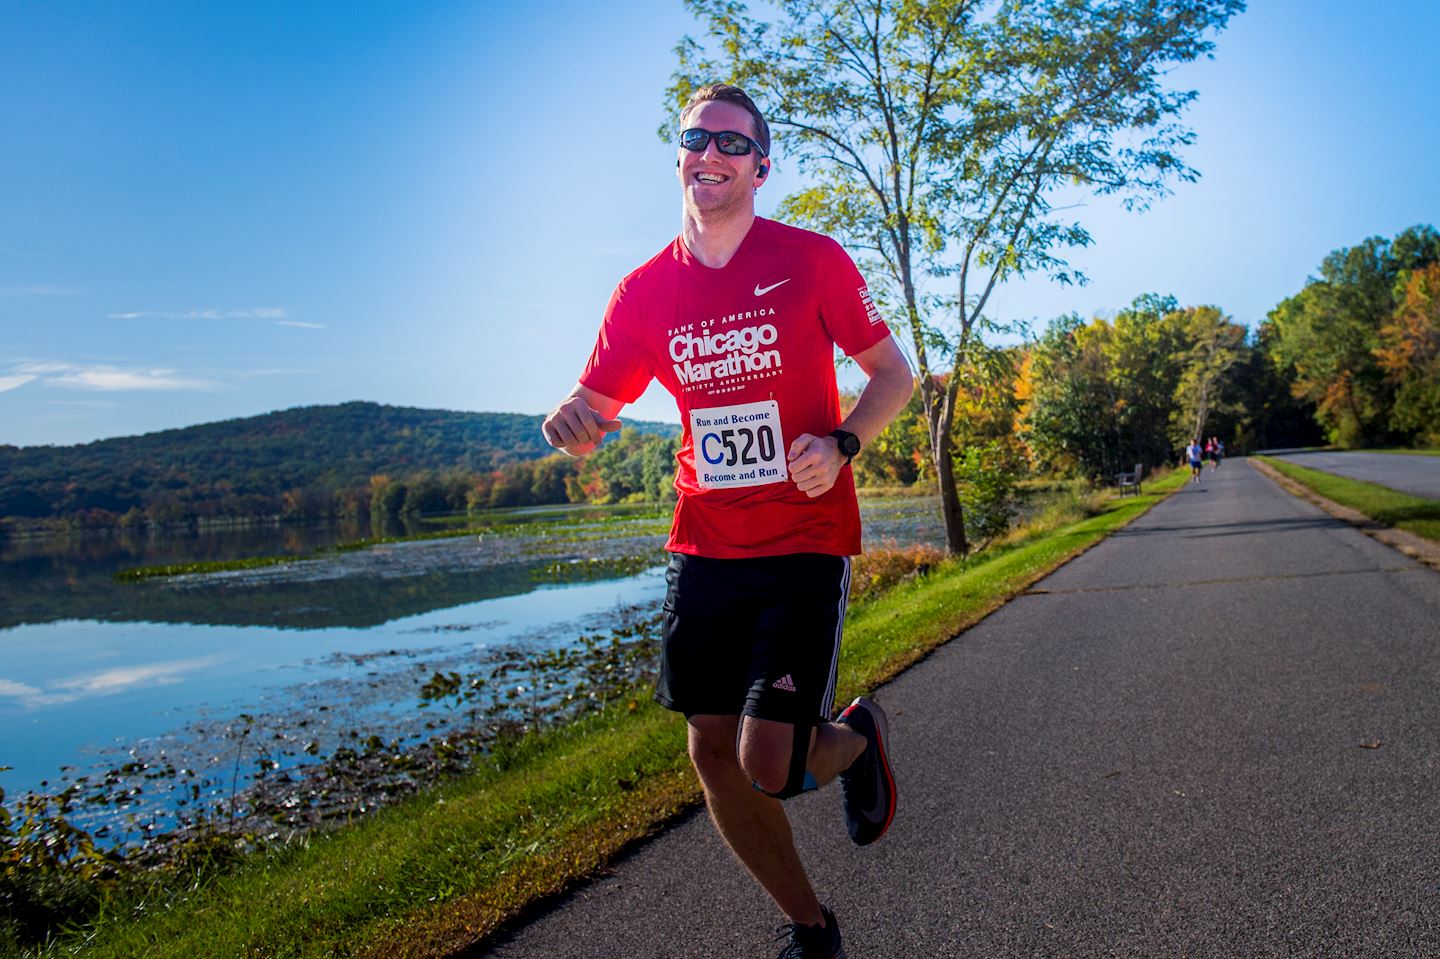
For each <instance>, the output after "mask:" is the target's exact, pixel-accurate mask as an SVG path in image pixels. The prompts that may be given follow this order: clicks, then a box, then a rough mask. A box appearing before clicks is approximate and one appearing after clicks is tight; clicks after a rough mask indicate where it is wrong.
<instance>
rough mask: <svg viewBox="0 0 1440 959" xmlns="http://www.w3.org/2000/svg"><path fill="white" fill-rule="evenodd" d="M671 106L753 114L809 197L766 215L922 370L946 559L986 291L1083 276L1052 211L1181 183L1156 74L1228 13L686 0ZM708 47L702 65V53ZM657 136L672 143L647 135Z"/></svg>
mask: <svg viewBox="0 0 1440 959" xmlns="http://www.w3.org/2000/svg"><path fill="white" fill-rule="evenodd" d="M687 6H688V7H689V8H690V9H691V10H692V11H693V12H694V13H695V14H696V15H697V17H699V19H700V20H701V21H702V23H703V24H704V29H705V33H706V36H707V37H708V39H709V41H710V42H711V48H707V47H706V46H705V44H704V43H702V42H701V41H697V40H695V39H692V38H689V37H687V38H685V39H684V40H683V41H682V42H681V44H680V46H679V48H678V52H679V54H680V59H681V63H680V68H679V70H678V71H677V73H676V75H675V78H674V82H673V84H672V85H671V87H670V89H669V91H668V96H669V101H670V104H671V106H672V109H669V110H667V112H668V113H670V114H672V115H673V113H674V110H673V105H674V104H676V103H682V102H683V101H684V100H685V98H686V97H687V96H688V95H689V94H690V92H691V91H692V90H693V89H694V88H695V87H697V86H699V85H701V84H703V83H706V82H710V81H713V80H717V79H722V78H724V79H729V80H731V81H733V82H735V83H738V84H740V85H741V86H744V87H746V88H747V89H748V90H749V91H750V92H751V93H752V94H753V95H755V96H757V98H758V100H759V101H760V102H761V103H763V104H764V106H765V109H766V112H767V116H768V118H769V119H770V123H771V126H772V128H773V129H774V131H775V132H776V134H777V136H778V139H779V141H780V142H781V143H782V144H783V146H784V148H785V152H786V153H787V155H789V156H793V157H794V158H795V159H796V160H797V162H798V165H799V167H800V170H801V172H802V173H804V174H805V175H806V177H807V180H808V182H809V183H810V186H808V187H807V188H806V189H804V190H802V191H800V192H798V193H796V194H794V195H792V196H790V197H787V198H786V199H785V201H784V202H783V203H782V205H781V216H782V217H783V218H785V219H787V220H790V221H791V222H795V223H799V224H801V225H804V226H808V227H810V228H812V229H816V230H819V231H821V232H824V233H828V234H830V235H832V236H835V237H836V238H837V239H839V240H840V241H841V242H843V243H844V244H845V245H846V246H848V247H849V248H851V249H852V250H855V251H857V252H858V253H859V254H861V256H862V262H861V266H862V269H864V270H865V272H866V274H867V277H868V278H869V280H870V284H871V288H872V292H873V294H874V295H875V297H876V300H877V302H878V303H879V304H880V305H881V306H882V307H883V308H885V309H886V310H887V311H888V312H890V313H892V314H894V315H898V317H899V318H900V322H901V326H902V327H903V329H904V331H905V332H908V334H909V340H910V343H911V346H912V348H913V352H914V357H915V363H916V365H917V367H918V372H919V374H920V389H921V399H922V404H923V407H924V411H925V419H926V428H927V433H928V440H929V455H930V459H931V462H932V463H933V464H934V467H935V470H936V474H937V478H938V481H939V488H940V493H941V504H942V510H943V512H944V517H945V527H946V537H947V540H948V545H949V548H950V550H951V551H952V552H955V553H964V552H966V551H967V550H968V548H969V545H968V541H967V537H966V533H965V523H964V516H963V509H962V505H961V502H960V499H959V496H958V489H957V486H956V479H955V475H954V469H953V460H954V456H953V448H952V430H951V427H952V424H953V420H954V418H955V415H956V408H957V402H958V397H959V394H960V392H961V391H962V390H965V389H968V388H970V386H971V385H972V383H973V382H974V381H975V380H976V379H977V378H978V379H981V380H984V379H986V378H988V377H989V376H990V375H991V374H990V373H988V372H987V368H988V367H990V366H991V365H992V364H996V363H1000V362H1005V359H1004V357H1003V356H999V355H998V354H997V351H995V350H994V349H992V348H991V347H990V346H989V345H988V344H987V343H986V341H985V337H986V335H987V334H988V333H989V331H991V330H993V329H994V328H995V324H994V323H993V322H992V318H991V316H990V314H988V313H987V312H986V309H987V306H988V304H989V302H990V296H991V293H992V292H993V291H994V289H995V287H996V285H997V284H999V283H1001V282H1002V281H1004V280H1005V279H1007V278H1009V277H1014V276H1021V275H1025V274H1028V273H1040V274H1044V275H1048V276H1051V277H1053V278H1054V279H1057V280H1059V281H1061V282H1072V281H1076V280H1080V279H1082V277H1080V275H1079V274H1078V273H1076V272H1075V271H1073V270H1072V269H1071V268H1070V267H1069V265H1068V264H1067V263H1066V262H1065V260H1064V259H1063V258H1062V257H1061V255H1060V253H1061V251H1063V249H1064V248H1066V247H1068V246H1075V245H1084V244H1087V243H1088V242H1089V240H1090V237H1089V234H1088V233H1087V232H1086V231H1085V229H1084V227H1083V226H1082V225H1081V224H1080V223H1078V222H1075V221H1073V220H1070V219H1069V218H1068V217H1067V216H1066V215H1065V214H1064V210H1063V209H1062V208H1061V206H1060V205H1057V204H1056V203H1055V200H1056V199H1057V198H1058V197H1060V196H1061V194H1062V193H1065V192H1066V191H1070V192H1069V193H1068V194H1067V195H1073V193H1074V191H1077V190H1078V191H1081V192H1082V193H1083V192H1093V193H1098V194H1109V195H1115V196H1118V197H1121V198H1123V199H1124V201H1125V203H1126V204H1127V205H1129V206H1132V207H1139V208H1143V207H1144V206H1145V205H1146V204H1148V203H1149V202H1150V201H1151V200H1153V199H1155V198H1157V197H1159V196H1161V195H1163V194H1164V193H1165V192H1166V191H1167V189H1168V185H1169V184H1170V183H1171V182H1173V181H1174V180H1176V179H1179V180H1190V179H1193V178H1194V177H1195V176H1196V174H1195V172H1194V171H1193V170H1191V169H1190V168H1189V167H1187V166H1186V165H1185V164H1184V163H1183V162H1182V161H1181V159H1180V157H1179V156H1178V154H1177V150H1178V149H1179V148H1180V147H1183V146H1185V145H1186V144H1188V143H1189V142H1190V141H1191V139H1192V134H1191V133H1190V131H1188V130H1187V129H1186V128H1185V127H1184V126H1183V125H1182V124H1181V123H1180V122H1179V117H1180V114H1181V112H1182V110H1183V109H1184V107H1185V106H1186V104H1188V103H1189V102H1190V101H1191V100H1192V99H1193V97H1194V94H1193V93H1190V92H1183V91H1174V90H1170V89H1168V88H1167V87H1166V85H1165V82H1164V81H1165V74H1166V72H1167V71H1168V70H1170V69H1171V68H1173V67H1174V66H1175V65H1177V64H1181V63H1186V62H1189V61H1191V60H1194V59H1195V58H1197V57H1200V56H1204V55H1206V54H1208V52H1209V51H1210V49H1211V46H1212V44H1211V42H1210V41H1209V40H1207V39H1206V37H1207V36H1208V35H1209V34H1211V33H1212V32H1214V31H1216V30H1219V29H1221V28H1223V27H1224V26H1225V24H1226V23H1227V22H1228V21H1229V19H1230V17H1232V16H1233V15H1234V14H1235V13H1237V12H1238V11H1240V10H1242V9H1243V8H1244V5H1243V3H1242V2H1240V0H1165V2H1160V0H1027V2H1021V0H1001V2H999V3H981V2H979V0H864V2H841V0H780V2H779V3H777V4H776V6H775V10H776V13H777V16H776V18H775V19H774V20H773V21H767V20H764V19H761V18H758V17H755V16H752V15H751V14H750V13H749V12H748V10H747V9H746V8H745V6H744V5H743V4H741V3H738V2H735V0H687ZM712 51H713V52H712ZM662 135H664V136H665V137H666V138H667V139H668V138H669V137H670V136H671V135H673V131H671V130H669V129H668V128H667V129H665V130H663V131H662Z"/></svg>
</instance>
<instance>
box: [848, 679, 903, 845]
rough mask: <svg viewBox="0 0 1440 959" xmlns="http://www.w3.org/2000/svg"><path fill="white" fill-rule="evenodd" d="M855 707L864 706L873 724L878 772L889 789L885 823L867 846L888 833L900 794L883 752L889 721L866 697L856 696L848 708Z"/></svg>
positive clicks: (882, 711)
mask: <svg viewBox="0 0 1440 959" xmlns="http://www.w3.org/2000/svg"><path fill="white" fill-rule="evenodd" d="M856 706H864V707H865V711H866V712H868V713H869V714H870V718H871V720H872V721H874V723H875V751H876V752H878V753H879V754H880V771H881V772H882V773H884V774H885V785H886V786H888V787H889V789H890V808H889V810H888V811H887V812H886V815H885V822H884V824H883V825H882V826H881V827H880V831H879V832H878V833H876V834H875V838H874V839H872V840H870V842H868V843H865V845H867V846H868V845H870V843H873V842H879V841H880V838H881V837H882V836H884V835H885V833H887V832H889V831H890V824H891V823H892V822H894V821H895V808H896V806H898V805H899V795H900V794H899V793H898V792H897V791H896V789H895V774H894V773H893V772H891V771H890V756H889V754H888V753H886V751H885V744H886V743H887V742H889V741H890V719H889V717H887V716H886V715H885V710H883V709H881V708H880V704H879V703H877V702H875V700H873V699H870V698H868V697H866V696H857V697H856V699H855V702H853V703H851V704H850V708H851V709H854V708H855V707H856Z"/></svg>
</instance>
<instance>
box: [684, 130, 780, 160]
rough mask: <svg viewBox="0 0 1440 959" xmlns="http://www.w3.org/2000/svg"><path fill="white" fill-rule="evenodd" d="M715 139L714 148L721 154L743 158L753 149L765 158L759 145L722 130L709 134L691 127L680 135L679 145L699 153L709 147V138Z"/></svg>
mask: <svg viewBox="0 0 1440 959" xmlns="http://www.w3.org/2000/svg"><path fill="white" fill-rule="evenodd" d="M711 137H714V138H715V147H716V149H718V150H719V151H720V152H721V153H725V154H728V155H730V156H732V157H743V156H745V155H746V154H748V153H749V152H750V148H751V147H754V148H755V149H756V150H757V151H758V152H759V153H760V155H761V156H762V157H763V156H765V155H766V154H765V148H764V147H762V146H761V145H760V144H759V143H757V142H755V141H754V140H752V139H750V138H749V137H747V136H746V135H745V134H743V133H736V132H735V131H734V130H722V131H720V132H719V133H711V132H710V131H709V130H702V129H700V128H699V127H691V128H690V129H688V130H685V131H683V132H682V133H681V134H680V145H681V146H682V147H684V148H685V149H687V150H694V151H695V152H696V153H701V152H703V151H704V149H705V148H706V147H707V146H709V145H710V138H711Z"/></svg>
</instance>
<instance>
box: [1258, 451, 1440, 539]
mask: <svg viewBox="0 0 1440 959" xmlns="http://www.w3.org/2000/svg"><path fill="white" fill-rule="evenodd" d="M1259 459H1260V461H1261V462H1263V463H1268V464H1269V465H1270V466H1273V467H1274V468H1275V469H1276V470H1278V471H1280V472H1281V473H1284V474H1285V475H1286V476H1288V477H1290V478H1291V479H1293V480H1294V481H1295V482H1297V483H1300V484H1302V485H1304V486H1307V487H1309V488H1310V489H1312V490H1314V491H1315V492H1316V493H1318V494H1319V495H1321V496H1323V497H1325V498H1326V499H1329V500H1334V501H1335V502H1337V503H1339V504H1340V505H1341V506H1348V507H1350V508H1351V509H1353V510H1357V511H1359V512H1361V513H1364V514H1365V515H1366V516H1368V517H1370V518H1371V519H1373V520H1376V521H1378V522H1381V523H1384V524H1385V525H1386V526H1393V527H1395V528H1396V529H1403V530H1408V531H1409V532H1411V533H1414V534H1415V535H1416V536H1423V537H1425V538H1426V539H1428V540H1433V541H1435V542H1437V543H1440V502H1437V501H1436V500H1433V499H1425V498H1423V497H1420V496H1411V495H1410V494H1409V493H1401V492H1399V491H1397V490H1393V489H1390V488H1389V487H1388V486H1381V485H1379V484H1378V483H1366V482H1364V481H1363V480H1355V479H1349V478H1347V477H1344V476H1336V475H1335V474H1334V473H1326V472H1323V471H1321V470H1312V469H1310V468H1309V467H1307V466H1296V465H1295V464H1294V463H1290V462H1287V461H1286V460H1282V459H1275V458H1273V457H1270V456H1261V457H1259Z"/></svg>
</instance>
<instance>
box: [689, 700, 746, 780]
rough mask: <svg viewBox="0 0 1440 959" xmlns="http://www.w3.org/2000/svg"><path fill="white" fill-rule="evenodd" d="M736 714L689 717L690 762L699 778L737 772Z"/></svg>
mask: <svg viewBox="0 0 1440 959" xmlns="http://www.w3.org/2000/svg"><path fill="white" fill-rule="evenodd" d="M738 722H739V718H738V717H735V716H728V717H721V716H694V717H691V719H690V737H689V752H690V762H691V764H692V765H694V767H695V772H696V773H697V774H699V776H700V780H701V782H716V781H718V780H720V779H722V778H724V777H727V776H737V775H738V774H739V765H738V759H737V757H736V755H735V730H736V727H737V725H738Z"/></svg>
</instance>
